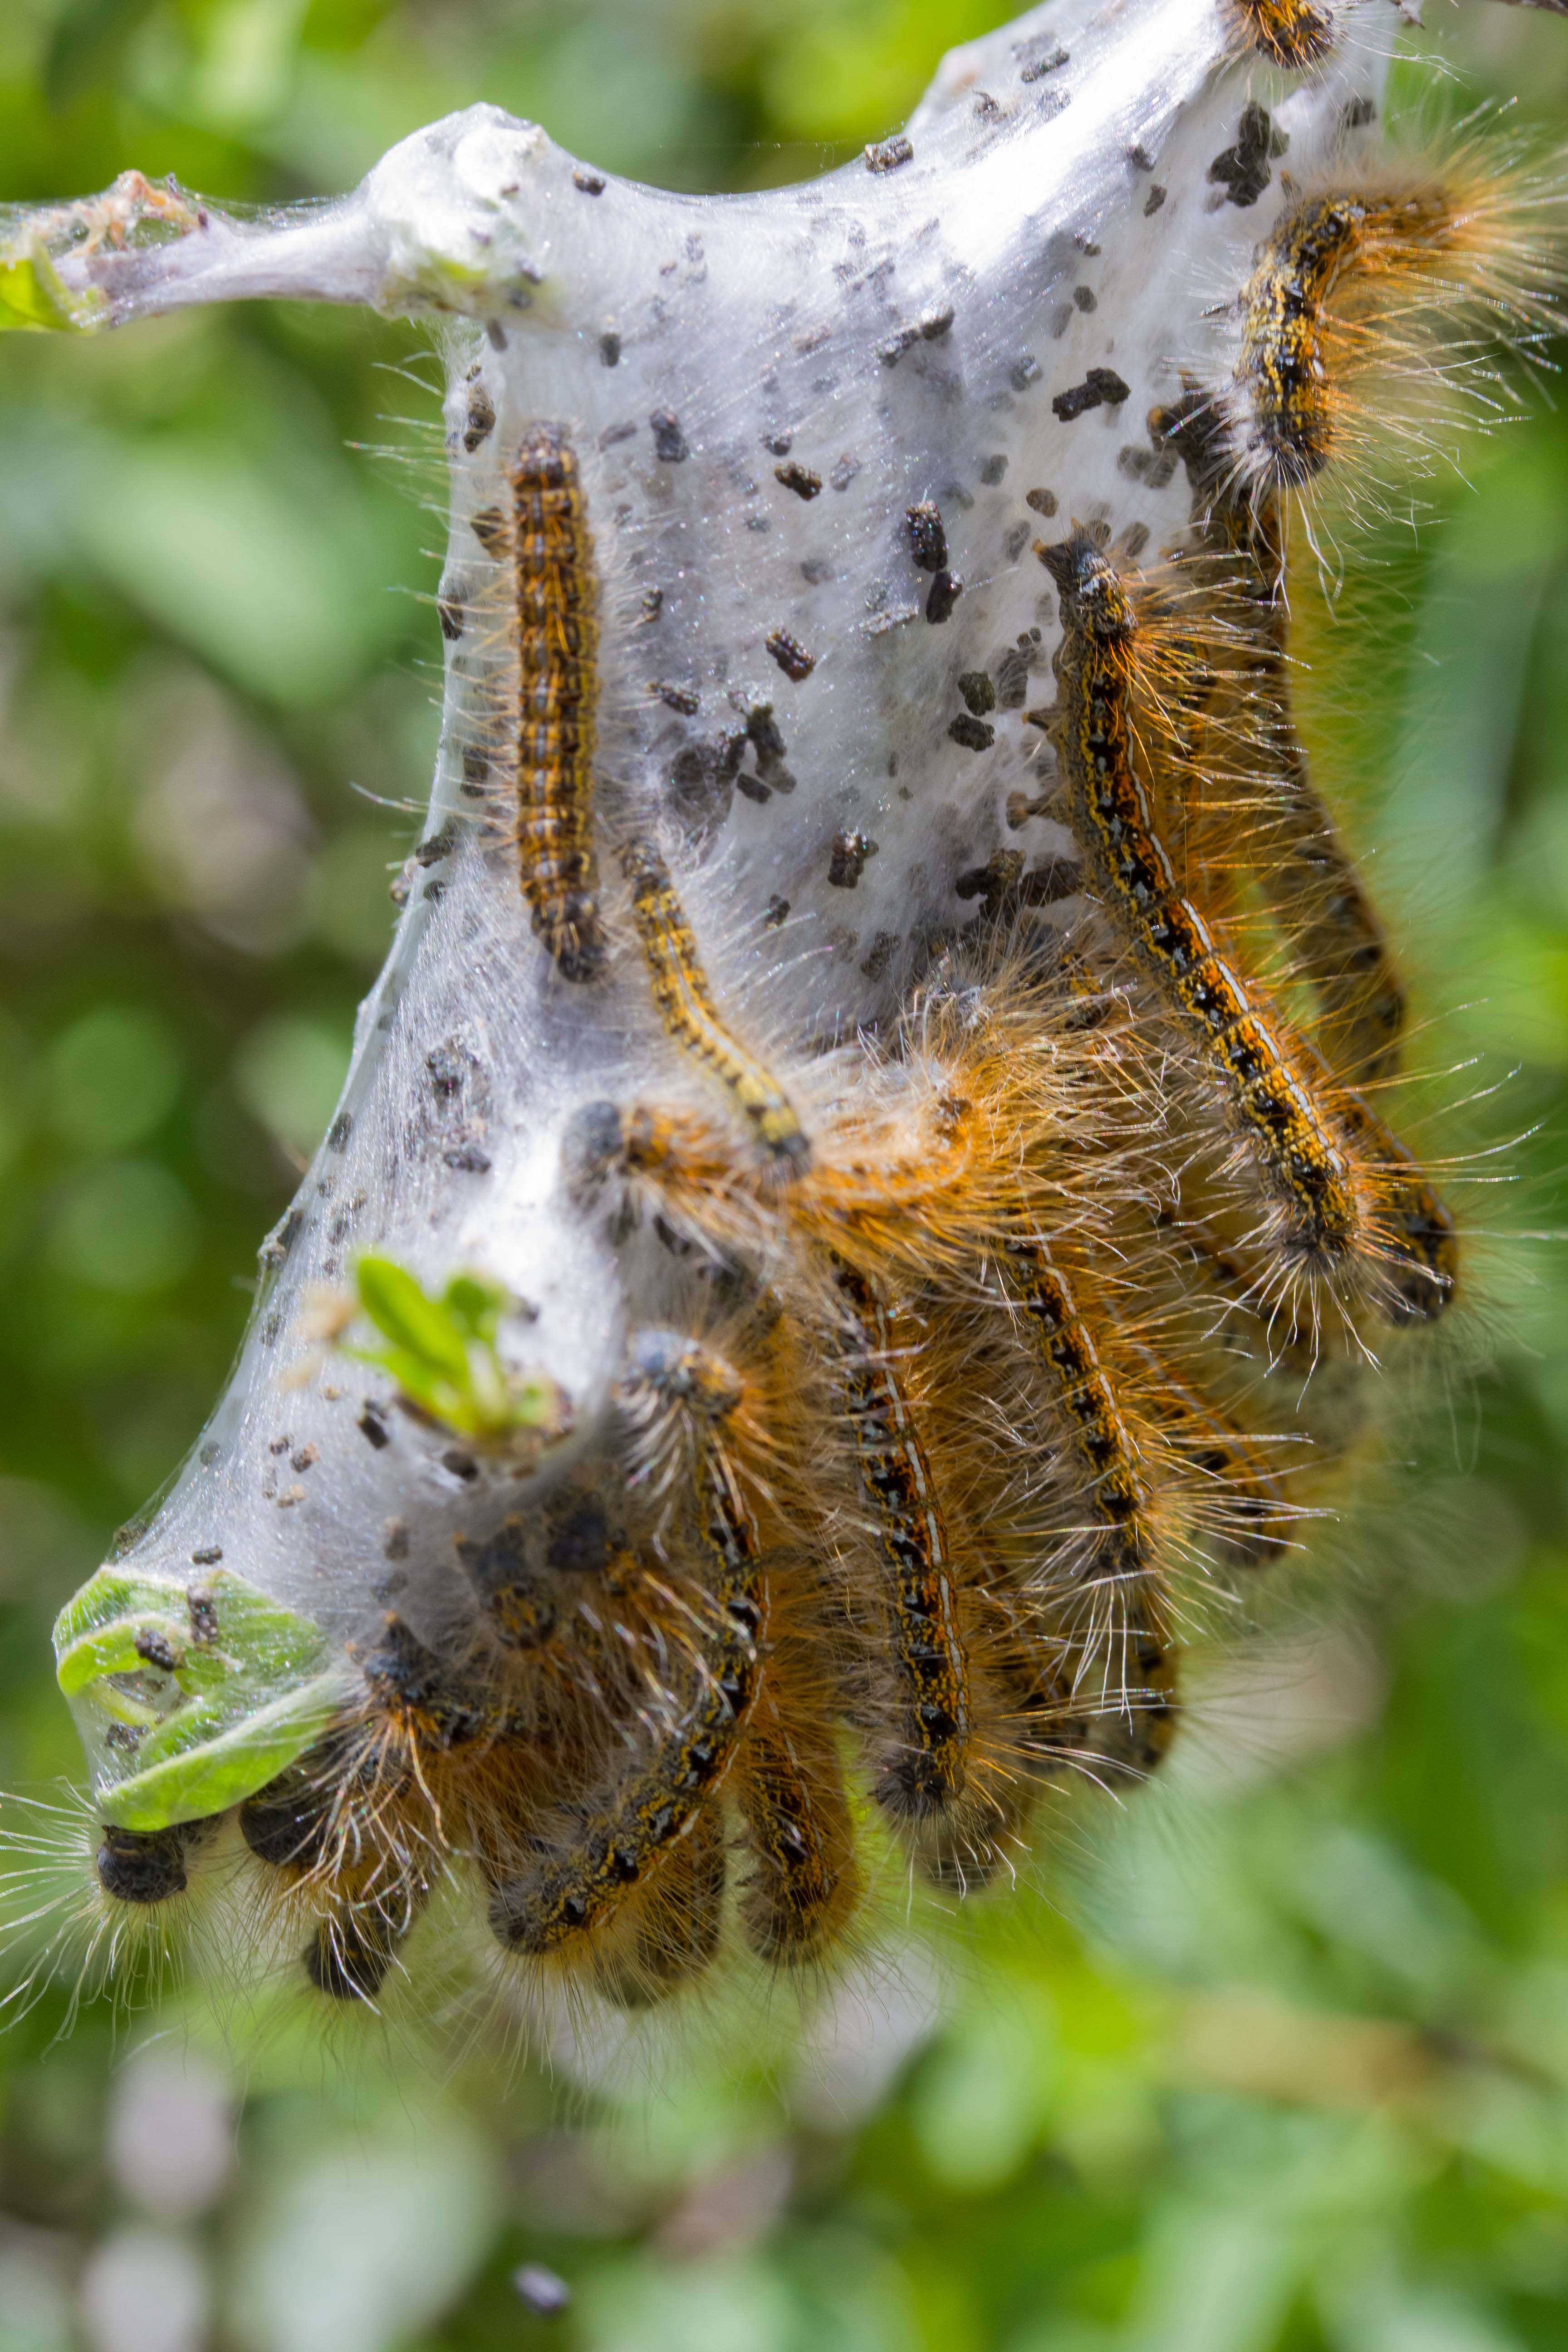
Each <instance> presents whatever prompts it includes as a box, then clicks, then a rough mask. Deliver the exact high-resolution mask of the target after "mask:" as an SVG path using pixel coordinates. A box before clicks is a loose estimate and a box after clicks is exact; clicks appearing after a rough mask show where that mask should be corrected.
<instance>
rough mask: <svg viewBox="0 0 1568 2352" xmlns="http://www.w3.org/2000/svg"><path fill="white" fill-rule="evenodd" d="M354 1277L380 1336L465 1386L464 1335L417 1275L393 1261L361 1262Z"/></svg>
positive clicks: (449, 1378) (363, 1302) (373, 1259)
mask: <svg viewBox="0 0 1568 2352" xmlns="http://www.w3.org/2000/svg"><path fill="white" fill-rule="evenodd" d="M355 1275H356V1279H357V1281H358V1284H359V1296H360V1305H361V1306H362V1307H363V1308H364V1311H365V1313H366V1314H367V1315H368V1316H369V1318H370V1319H371V1321H372V1322H373V1323H374V1325H375V1328H376V1329H377V1330H378V1331H381V1332H384V1334H385V1336H386V1337H387V1339H390V1340H392V1342H393V1343H394V1345H395V1346H396V1347H398V1348H401V1349H405V1351H406V1353H407V1354H408V1355H410V1356H412V1357H414V1358H416V1360H419V1361H420V1362H423V1363H426V1364H428V1365H430V1366H432V1367H433V1368H436V1369H438V1370H441V1371H443V1372H445V1373H446V1375H447V1379H448V1380H451V1381H457V1382H458V1383H459V1384H461V1383H464V1382H466V1381H467V1377H468V1359H467V1356H466V1355H465V1353H464V1349H463V1335H462V1333H461V1331H460V1330H459V1329H458V1327H457V1325H456V1324H455V1322H454V1320H453V1318H452V1316H451V1314H450V1313H449V1311H448V1310H447V1307H446V1306H445V1305H444V1304H443V1302H442V1301H440V1300H438V1299H435V1298H428V1297H426V1294H425V1292H424V1291H423V1290H422V1289H421V1287H420V1286H419V1284H418V1282H417V1281H416V1278H415V1277H414V1276H413V1275H411V1274H410V1273H409V1272H408V1271H407V1269H406V1268H405V1267H404V1266H401V1265H398V1264H397V1263H396V1261H395V1259H393V1258H389V1257H362V1258H361V1259H360V1261H359V1264H358V1266H357V1267H356V1269H355Z"/></svg>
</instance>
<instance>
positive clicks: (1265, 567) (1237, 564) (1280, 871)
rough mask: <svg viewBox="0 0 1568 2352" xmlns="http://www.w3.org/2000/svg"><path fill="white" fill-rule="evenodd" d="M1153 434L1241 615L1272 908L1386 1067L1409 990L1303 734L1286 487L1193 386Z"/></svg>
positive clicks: (1338, 1015) (1242, 687)
mask: <svg viewBox="0 0 1568 2352" xmlns="http://www.w3.org/2000/svg"><path fill="white" fill-rule="evenodd" d="M1149 433H1150V437H1151V439H1152V441H1153V442H1154V443H1155V445H1156V446H1169V447H1171V448H1173V449H1174V450H1175V451H1176V453H1177V455H1178V456H1179V457H1181V459H1182V461H1183V463H1184V466H1185V467H1186V469H1187V478H1188V481H1189V483H1190V485H1191V488H1192V492H1193V530H1194V536H1195V539H1196V551H1195V553H1196V558H1197V563H1198V569H1199V571H1200V573H1201V574H1202V575H1203V577H1204V579H1205V585H1206V587H1207V589H1208V591H1209V593H1210V596H1211V598H1212V599H1213V602H1214V604H1215V606H1216V608H1217V609H1219V610H1220V611H1222V612H1223V614H1224V615H1225V617H1226V620H1227V622H1229V623H1230V624H1231V625H1232V626H1233V630H1234V634H1235V637H1236V640H1237V652H1238V655H1239V675H1238V676H1237V678H1236V679H1235V680H1234V688H1235V689H1236V690H1237V691H1239V693H1240V695H1241V697H1242V698H1243V700H1244V703H1245V705H1246V708H1247V711H1248V714H1249V716H1250V718H1251V719H1252V722H1253V724H1254V726H1255V727H1257V728H1258V731H1259V732H1260V733H1261V735H1262V738H1263V748H1264V751H1265V753H1266V759H1267V769H1266V772H1265V773H1264V774H1262V775H1260V776H1259V777H1258V778H1257V779H1256V780H1255V783H1254V791H1255V793H1257V796H1258V799H1259V801H1260V805H1259V807H1258V812H1257V816H1256V820H1255V825H1254V840H1253V842H1252V843H1251V845H1249V846H1250V849H1251V854H1252V855H1253V856H1255V857H1257V858H1259V859H1264V860H1267V861H1268V866H1269V869H1270V870H1269V874H1268V880H1269V882H1270V884H1271V885H1272V887H1273V890H1274V892H1275V894H1277V898H1279V900H1281V901H1282V903H1277V904H1276V905H1275V906H1274V908H1273V912H1274V913H1275V915H1276V917H1277V918H1278V919H1279V920H1280V921H1281V922H1282V923H1283V925H1284V927H1285V928H1286V929H1287V930H1288V931H1289V935H1290V939H1291V942H1292V945H1293V947H1294V949H1295V950H1296V952H1297V954H1298V955H1299V957H1300V962H1301V965H1302V968H1303V971H1304V974H1305V977H1306V978H1307V980H1308V982H1309V983H1310V987H1311V989H1312V992H1313V993H1314V995H1315V996H1316V997H1317V999H1318V1001H1319V1003H1320V1004H1321V1006H1322V1008H1323V1010H1324V1012H1325V1013H1328V1014H1329V1016H1330V1017H1331V1020H1332V1022H1333V1024H1334V1028H1335V1033H1336V1041H1337V1043H1338V1045H1339V1048H1340V1051H1341V1053H1342V1056H1343V1057H1344V1058H1345V1059H1347V1060H1348V1061H1349V1062H1350V1064H1351V1065H1352V1066H1353V1068H1354V1069H1355V1071H1356V1073H1357V1075H1358V1076H1363V1077H1366V1078H1375V1077H1381V1076H1386V1075H1387V1074H1388V1073H1389V1071H1391V1070H1392V1069H1393V1068H1394V1065H1395V1063H1396V1061H1397V1058H1398V1050H1399V1040H1400V1035H1401V1033H1402V1031H1403V1029H1404V1026H1405V991H1404V988H1403V986H1402V984H1401V982H1400V979H1399V974H1398V972H1397V971H1395V969H1394V961H1393V958H1392V956H1391V954H1390V952H1389V947H1388V940H1387V935H1386V933H1385V932H1384V927H1383V924H1382V923H1381V921H1380V920H1379V919H1378V916H1377V912H1376V910H1375V908H1373V904H1372V901H1371V899H1370V898H1369V897H1368V895H1367V892H1366V890H1365V888H1364V887H1363V884H1362V881H1361V877H1360V876H1359V875H1358V874H1357V872H1356V870H1355V866H1354V863H1353V861H1352V857H1351V856H1350V853H1349V852H1348V850H1347V849H1346V848H1345V846H1344V844H1343V843H1342V840H1341V839H1340V836H1339V834H1338V832H1337V830H1336V828H1335V826H1334V824H1333V820H1332V819H1331V816H1330V814H1329V813H1328V810H1327V809H1326V808H1325V807H1324V805H1323V803H1322V801H1321V798H1320V797H1319V795H1318V793H1317V792H1316V790H1315V789H1314V787H1313V783H1312V778H1311V772H1310V767H1309V764H1308V760H1307V754H1306V751H1304V749H1303V748H1302V744H1301V740H1300V736H1299V735H1298V734H1297V732H1296V728H1295V725H1294V721H1293V718H1292V713H1291V690H1290V662H1289V642H1288V638H1289V612H1288V609H1287V605H1286V601H1285V547H1284V533H1283V527H1282V519H1281V515H1280V509H1279V494H1278V492H1277V490H1276V489H1274V488H1272V487H1270V486H1268V485H1267V484H1263V485H1258V486H1255V488H1253V490H1252V491H1251V493H1250V494H1248V492H1247V489H1246V488H1245V485H1244V482H1243V479H1242V476H1241V471H1240V468H1239V467H1237V464H1236V462H1235V456H1234V451H1233V448H1232V445H1231V439H1230V432H1229V425H1228V420H1227V418H1226V413H1225V409H1224V407H1223V404H1221V403H1220V402H1219V401H1217V400H1215V399H1214V398H1212V397H1211V396H1210V395H1209V394H1206V393H1205V392H1202V391H1199V390H1197V389H1196V388H1195V387H1193V386H1191V385H1189V386H1188V387H1187V389H1186V391H1185V392H1184V394H1183V397H1182V398H1181V399H1180V400H1179V401H1177V402H1175V403H1174V404H1173V405H1172V406H1171V407H1169V408H1154V409H1152V410H1151V411H1150V413H1149ZM1223 693H1224V682H1223V681H1220V680H1218V679H1216V680H1215V681H1214V682H1213V684H1212V685H1211V686H1210V688H1209V689H1208V695H1207V698H1206V699H1207V700H1208V701H1209V702H1210V703H1211V704H1212V701H1213V700H1214V699H1215V698H1216V697H1220V696H1223ZM1259 721H1261V725H1260V727H1259V726H1258V722H1259Z"/></svg>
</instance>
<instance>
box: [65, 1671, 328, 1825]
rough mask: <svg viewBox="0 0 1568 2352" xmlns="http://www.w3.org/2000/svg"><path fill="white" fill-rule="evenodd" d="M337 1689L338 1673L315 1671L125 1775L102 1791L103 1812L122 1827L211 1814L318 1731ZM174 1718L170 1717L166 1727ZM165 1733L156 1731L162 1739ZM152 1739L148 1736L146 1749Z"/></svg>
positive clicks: (270, 1774) (240, 1796)
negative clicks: (222, 1726)
mask: <svg viewBox="0 0 1568 2352" xmlns="http://www.w3.org/2000/svg"><path fill="white" fill-rule="evenodd" d="M342 1696H343V1693H342V1684H341V1682H340V1680H339V1677H338V1676H337V1675H335V1674H327V1675H318V1676H317V1677H316V1678H315V1680H314V1681H312V1682H309V1683H305V1684H302V1685H301V1686H300V1688H299V1689H298V1690H293V1691H289V1692H286V1693H285V1695H284V1696H283V1697H282V1698H279V1699H274V1700H273V1701H272V1703H271V1704H270V1706H263V1707H258V1709H257V1710H256V1711H255V1712H254V1713H253V1714H250V1715H247V1716H245V1717H242V1718H241V1720H240V1721H239V1722H238V1723H237V1724H235V1725H234V1726H233V1727H231V1728H230V1729H228V1730H226V1731H220V1732H218V1733H217V1734H216V1737H211V1738H201V1739H200V1740H199V1741H195V1742H193V1743H192V1744H190V1745H189V1746H187V1747H184V1748H182V1749H180V1750H179V1751H178V1752H176V1753H174V1754H172V1755H170V1754H164V1755H160V1756H158V1757H156V1758H155V1759H153V1761H152V1762H150V1763H148V1764H147V1765H145V1766H144V1767H143V1769H142V1770H140V1771H139V1772H137V1773H135V1774H133V1776H132V1778H131V1779H130V1780H121V1782H120V1783H119V1785H118V1786H117V1787H116V1788H114V1789H112V1790H105V1791H103V1792H102V1794H101V1796H100V1804H101V1806H102V1809H103V1813H104V1818H105V1819H106V1820H107V1821H110V1822H113V1823H114V1824H115V1825H116V1827H118V1828H120V1829H126V1830H142V1831H148V1830H165V1829H170V1828H172V1827H173V1826H174V1823H175V1822H203V1821H210V1820H211V1819H212V1817H213V1815H214V1814H215V1813H222V1812H226V1811H228V1809H229V1807H230V1806H231V1805H238V1804H243V1803H244V1801H245V1800H246V1798H247V1797H253V1796H254V1795H255V1794H256V1791H257V1790H258V1789H261V1788H265V1786H266V1785H267V1783H268V1780H273V1779H275V1778H276V1776H277V1775H278V1774H279V1772H281V1771H283V1770H284V1769H286V1768H287V1767H288V1766H289V1765H290V1764H292V1763H293V1762H294V1761H295V1760H296V1759H297V1758H299V1757H300V1756H302V1755H303V1754H304V1752H305V1750H306V1748H309V1747H310V1746H311V1745H312V1744H313V1743H314V1742H315V1741H316V1740H317V1739H319V1738H321V1734H322V1732H323V1731H324V1730H325V1729H326V1728H327V1726H328V1725H329V1724H330V1723H331V1720H332V1718H333V1717H334V1716H335V1715H336V1714H337V1713H338V1712H339V1710H340V1708H341V1706H342ZM178 1719H179V1718H178V1717H174V1718H171V1723H170V1725H169V1727H166V1732H167V1730H172V1729H173V1726H174V1722H176V1721H178ZM166 1732H165V1734H164V1735H161V1736H160V1737H161V1738H166ZM152 1745H153V1743H147V1744H146V1747H145V1748H144V1752H150V1750H151V1747H152Z"/></svg>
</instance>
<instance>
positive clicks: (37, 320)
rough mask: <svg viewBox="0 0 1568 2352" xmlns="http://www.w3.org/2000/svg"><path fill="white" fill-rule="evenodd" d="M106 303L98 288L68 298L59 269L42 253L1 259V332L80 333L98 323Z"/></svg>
mask: <svg viewBox="0 0 1568 2352" xmlns="http://www.w3.org/2000/svg"><path fill="white" fill-rule="evenodd" d="M103 308H106V303H103V297H101V294H99V291H97V289H91V291H87V294H82V297H80V301H75V303H73V301H70V294H68V291H66V287H64V285H61V278H58V270H57V268H54V264H52V261H49V257H47V254H45V252H36V254H9V257H5V258H0V334H5V331H7V330H21V331H52V334H82V331H87V330H91V327H94V324H97V313H99V310H103Z"/></svg>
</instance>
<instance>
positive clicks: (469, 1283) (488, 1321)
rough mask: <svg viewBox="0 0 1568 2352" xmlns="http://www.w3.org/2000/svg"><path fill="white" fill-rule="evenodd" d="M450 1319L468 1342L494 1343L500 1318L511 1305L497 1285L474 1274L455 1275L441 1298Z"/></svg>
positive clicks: (506, 1294)
mask: <svg viewBox="0 0 1568 2352" xmlns="http://www.w3.org/2000/svg"><path fill="white" fill-rule="evenodd" d="M443 1298H444V1303H445V1305H446V1307H447V1311H448V1313H449V1314H450V1315H451V1317H452V1319H453V1321H454V1322H455V1323H457V1324H458V1327H459V1328H460V1329H461V1330H462V1331H463V1332H464V1334H465V1336H466V1337H467V1338H468V1339H483V1340H484V1341H486V1342H487V1343H489V1342H491V1341H493V1340H494V1339H495V1336H496V1332H497V1330H498V1329H499V1328H500V1318H501V1317H502V1316H503V1315H504V1314H505V1313H506V1310H507V1308H508V1307H510V1304H511V1299H510V1295H509V1294H508V1293H507V1292H506V1291H504V1290H503V1289H502V1288H501V1286H500V1284H499V1283H495V1282H486V1281H484V1280H482V1279H481V1277H480V1276H478V1275H475V1274H455V1275H454V1276H452V1279H451V1281H450V1282H449V1283H448V1284H447V1287H446V1291H445V1293H444V1294H443Z"/></svg>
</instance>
